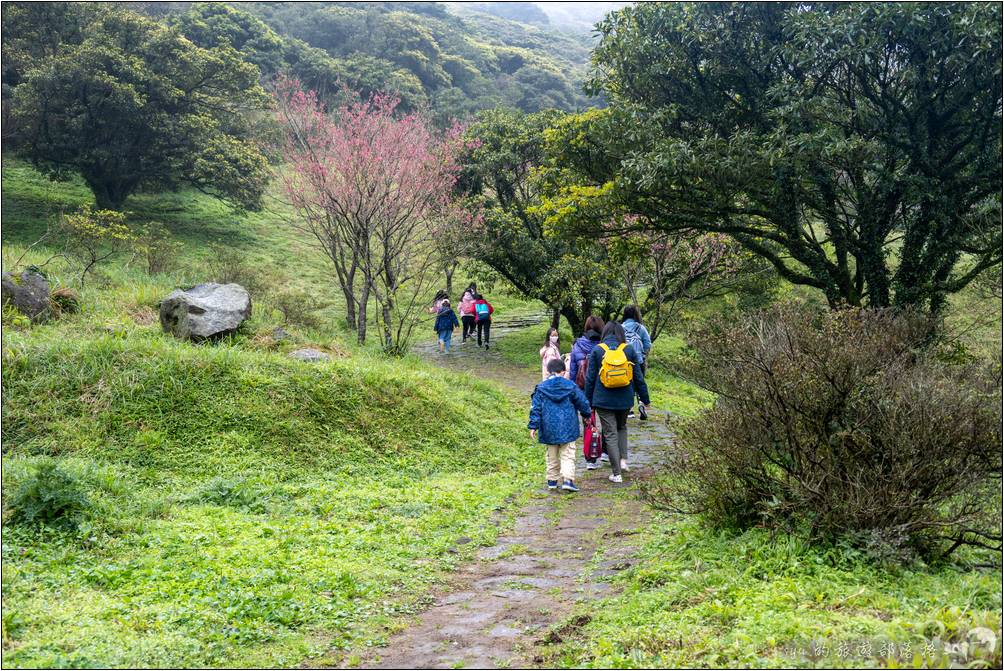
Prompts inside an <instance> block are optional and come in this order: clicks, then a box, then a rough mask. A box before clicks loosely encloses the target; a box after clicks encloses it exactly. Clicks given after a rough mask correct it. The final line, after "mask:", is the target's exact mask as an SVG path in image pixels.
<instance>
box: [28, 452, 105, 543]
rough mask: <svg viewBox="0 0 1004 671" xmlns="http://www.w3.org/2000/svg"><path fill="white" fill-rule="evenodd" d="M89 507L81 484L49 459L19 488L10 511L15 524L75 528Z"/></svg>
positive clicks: (89, 504) (38, 466)
mask: <svg viewBox="0 0 1004 671" xmlns="http://www.w3.org/2000/svg"><path fill="white" fill-rule="evenodd" d="M90 508H91V502H90V500H89V499H88V497H87V494H86V493H85V492H84V490H83V488H82V487H81V484H80V481H79V480H78V479H77V478H76V477H74V476H73V475H71V474H70V473H67V472H66V471H64V470H63V469H61V468H60V467H59V466H58V465H57V464H56V462H55V461H53V460H51V459H47V460H44V461H41V462H39V464H38V465H37V466H36V467H35V469H34V470H33V471H32V472H31V473H30V474H29V475H28V477H27V478H26V479H25V480H24V481H23V482H22V483H21V484H20V485H19V486H18V488H17V490H16V491H15V492H14V495H13V496H12V497H11V500H10V504H9V506H8V511H9V514H10V521H11V522H12V523H14V524H22V525H46V526H52V527H63V528H68V529H75V528H76V527H77V524H78V522H79V521H80V518H81V517H82V516H83V515H84V514H85V513H86V512H87V511H88V510H90Z"/></svg>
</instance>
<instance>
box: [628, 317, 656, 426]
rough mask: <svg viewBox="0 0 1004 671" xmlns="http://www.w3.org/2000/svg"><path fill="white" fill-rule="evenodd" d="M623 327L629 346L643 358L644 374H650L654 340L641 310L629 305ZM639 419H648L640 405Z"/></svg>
mask: <svg viewBox="0 0 1004 671" xmlns="http://www.w3.org/2000/svg"><path fill="white" fill-rule="evenodd" d="M621 326H623V327H624V338H625V339H626V341H627V344H629V345H631V347H633V348H634V351H635V353H636V354H638V355H640V356H641V372H642V374H643V375H645V374H648V353H649V352H650V351H651V350H652V338H651V337H650V336H649V334H648V329H647V328H645V325H644V324H642V322H641V309H639V308H638V306H637V305H628V306H627V307H626V308H624V317H623V320H622V321H621ZM631 405H634V404H633V403H632V404H631ZM628 417H634V410H630V411H628ZM638 417H639V419H648V414H647V413H646V412H645V406H644V405H641V404H639V405H638Z"/></svg>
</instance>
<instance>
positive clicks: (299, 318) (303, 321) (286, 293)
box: [272, 289, 331, 328]
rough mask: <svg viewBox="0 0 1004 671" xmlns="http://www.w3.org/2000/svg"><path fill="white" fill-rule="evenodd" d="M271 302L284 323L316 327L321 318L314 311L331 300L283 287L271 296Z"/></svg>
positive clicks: (325, 306) (301, 290)
mask: <svg viewBox="0 0 1004 671" xmlns="http://www.w3.org/2000/svg"><path fill="white" fill-rule="evenodd" d="M272 304H273V305H274V306H275V309H276V310H278V311H279V312H280V313H281V314H282V321H283V323H284V324H297V325H299V326H305V327H307V328H317V327H318V326H320V325H321V320H320V318H319V317H318V316H317V314H316V313H317V312H318V311H320V310H323V309H325V308H327V307H329V306H330V305H331V302H330V301H325V300H321V299H319V298H318V297H317V296H316V294H314V293H313V292H310V291H306V290H303V289H284V290H283V291H280V292H277V293H276V294H275V295H274V296H272Z"/></svg>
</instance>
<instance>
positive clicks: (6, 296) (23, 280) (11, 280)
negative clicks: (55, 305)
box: [0, 270, 49, 321]
mask: <svg viewBox="0 0 1004 671" xmlns="http://www.w3.org/2000/svg"><path fill="white" fill-rule="evenodd" d="M0 285H2V295H3V304H4V305H13V306H14V307H16V308H17V309H18V310H19V311H20V312H21V314H23V315H25V316H27V317H30V318H31V320H32V321H38V320H40V319H44V318H45V317H46V316H47V315H48V314H49V280H47V279H45V276H44V275H42V274H41V273H37V272H35V271H34V270H25V271H23V272H22V273H21V275H20V276H19V277H17V278H15V277H14V276H12V275H11V274H10V273H4V274H3V278H2V280H0Z"/></svg>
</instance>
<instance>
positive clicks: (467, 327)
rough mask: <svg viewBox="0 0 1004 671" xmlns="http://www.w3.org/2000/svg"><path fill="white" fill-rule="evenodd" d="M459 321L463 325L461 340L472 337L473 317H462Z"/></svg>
mask: <svg viewBox="0 0 1004 671" xmlns="http://www.w3.org/2000/svg"><path fill="white" fill-rule="evenodd" d="M460 321H461V322H462V323H463V325H464V337H463V340H467V338H468V337H469V336H472V335H474V315H464V316H463V317H461V318H460Z"/></svg>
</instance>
